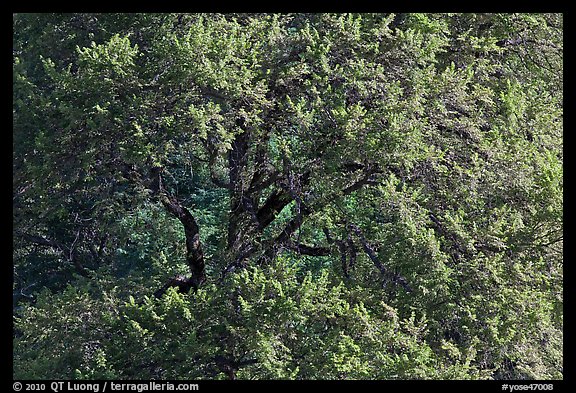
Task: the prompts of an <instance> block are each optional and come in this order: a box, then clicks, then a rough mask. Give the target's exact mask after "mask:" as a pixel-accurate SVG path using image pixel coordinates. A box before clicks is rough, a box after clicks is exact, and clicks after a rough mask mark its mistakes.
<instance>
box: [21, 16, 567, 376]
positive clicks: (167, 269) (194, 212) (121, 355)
mask: <svg viewBox="0 0 576 393" xmlns="http://www.w3.org/2000/svg"><path fill="white" fill-rule="evenodd" d="M13 28H14V30H13V31H14V33H13V263H14V286H13V290H14V301H13V309H14V323H15V330H14V338H13V341H14V377H15V378H19V379H35V378H39V379H60V378H61V379H69V378H87V379H91V378H115V379H152V378H153V379H158V378H162V379H164V378H166V379H198V378H204V379H207V378H208V379H210V378H214V379H236V378H238V379H562V378H563V355H562V352H563V346H562V342H563V339H562V332H563V313H562V307H563V273H562V265H563V251H562V245H563V197H562V193H563V168H562V164H563V139H562V133H563V124H562V120H563V68H562V67H563V18H562V15H561V14H420V13H412V14H367V13H363V14H324V13H321V14H88V13H82V14H80V13H79V14H15V15H14V17H13Z"/></svg>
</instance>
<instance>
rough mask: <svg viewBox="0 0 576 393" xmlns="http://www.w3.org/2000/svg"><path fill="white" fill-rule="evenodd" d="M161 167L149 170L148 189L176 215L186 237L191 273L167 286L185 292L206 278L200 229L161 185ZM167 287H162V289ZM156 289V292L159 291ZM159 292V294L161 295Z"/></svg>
mask: <svg viewBox="0 0 576 393" xmlns="http://www.w3.org/2000/svg"><path fill="white" fill-rule="evenodd" d="M162 171H163V169H162V168H157V167H155V168H153V169H152V170H151V181H150V189H151V190H152V191H153V192H155V193H156V194H157V195H158V196H159V198H160V202H162V205H164V207H165V208H166V210H168V211H169V212H170V213H171V214H172V215H173V216H174V217H176V218H177V219H178V220H179V221H180V223H181V224H182V226H183V227H184V235H185V239H186V262H187V264H188V267H189V268H190V272H191V273H192V275H191V276H190V278H187V279H186V280H187V284H185V285H179V284H178V283H180V282H181V281H182V279H181V278H180V279H178V277H175V278H173V279H172V280H173V281H172V284H173V285H169V286H178V287H179V288H180V289H181V290H183V291H185V292H187V291H188V290H189V289H190V288H194V289H198V287H199V286H200V285H201V284H202V283H203V282H204V281H205V280H206V273H205V264H204V252H203V250H202V243H201V242H200V229H199V227H198V224H197V223H196V220H195V219H194V216H193V215H192V213H190V211H189V210H188V209H187V208H186V207H184V206H183V205H182V204H181V203H180V201H179V200H178V199H177V198H176V197H174V196H172V195H170V194H169V193H168V192H167V191H166V190H165V189H164V186H163V182H162ZM166 289H167V287H166V288H165V289H164V291H165V290H166ZM159 292H160V290H159V291H157V293H159ZM162 293H164V292H161V293H160V296H161V295H162Z"/></svg>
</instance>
